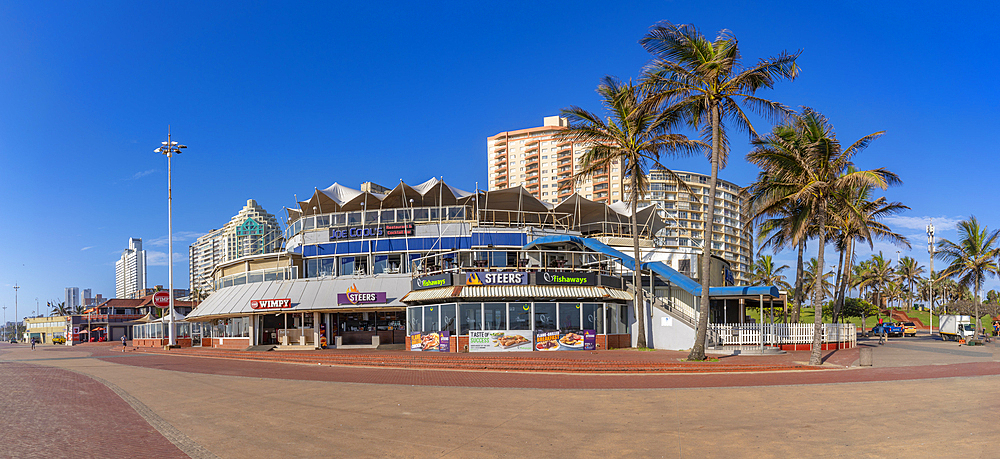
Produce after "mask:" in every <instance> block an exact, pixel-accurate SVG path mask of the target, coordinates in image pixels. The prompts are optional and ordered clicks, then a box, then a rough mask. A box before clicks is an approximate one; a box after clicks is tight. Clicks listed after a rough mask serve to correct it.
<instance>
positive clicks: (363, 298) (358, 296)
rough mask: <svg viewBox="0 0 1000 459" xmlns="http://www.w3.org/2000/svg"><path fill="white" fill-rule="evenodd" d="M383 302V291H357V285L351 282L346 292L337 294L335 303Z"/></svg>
mask: <svg viewBox="0 0 1000 459" xmlns="http://www.w3.org/2000/svg"><path fill="white" fill-rule="evenodd" d="M370 303H385V292H359V291H358V287H357V286H356V285H354V284H351V288H349V289H347V293H338V294H337V304H370Z"/></svg>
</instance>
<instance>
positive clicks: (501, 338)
mask: <svg viewBox="0 0 1000 459" xmlns="http://www.w3.org/2000/svg"><path fill="white" fill-rule="evenodd" d="M532 344H533V341H532V339H531V330H469V352H524V351H527V352H531V346H532Z"/></svg>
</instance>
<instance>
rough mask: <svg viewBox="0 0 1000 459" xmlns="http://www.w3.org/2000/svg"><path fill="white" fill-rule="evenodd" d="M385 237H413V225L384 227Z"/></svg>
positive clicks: (396, 224) (397, 224)
mask: <svg viewBox="0 0 1000 459" xmlns="http://www.w3.org/2000/svg"><path fill="white" fill-rule="evenodd" d="M384 228H385V235H386V236H413V223H395V224H391V225H385V227H384Z"/></svg>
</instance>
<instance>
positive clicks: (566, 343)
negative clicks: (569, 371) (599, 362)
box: [535, 330, 597, 351]
mask: <svg viewBox="0 0 1000 459" xmlns="http://www.w3.org/2000/svg"><path fill="white" fill-rule="evenodd" d="M596 348H597V333H596V332H595V331H594V330H564V331H561V332H560V331H557V330H536V331H535V350H538V351H592V350H594V349H596Z"/></svg>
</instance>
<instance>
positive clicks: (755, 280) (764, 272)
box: [750, 255, 790, 290]
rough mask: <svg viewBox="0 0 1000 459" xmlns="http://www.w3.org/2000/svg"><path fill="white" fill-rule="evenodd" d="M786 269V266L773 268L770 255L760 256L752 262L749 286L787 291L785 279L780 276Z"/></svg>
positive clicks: (782, 275) (787, 286)
mask: <svg viewBox="0 0 1000 459" xmlns="http://www.w3.org/2000/svg"><path fill="white" fill-rule="evenodd" d="M786 269H788V265H781V266H775V263H774V259H772V258H771V256H770V255H761V256H759V257H757V261H756V262H754V264H753V267H752V268H751V271H752V272H753V274H751V275H750V284H751V285H764V286H771V285H773V286H775V287H778V288H781V289H782V290H788V289H789V288H790V286H789V285H788V281H787V280H786V279H787V277H786V276H785V275H784V274H781V272H782V271H784V270H786Z"/></svg>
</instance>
